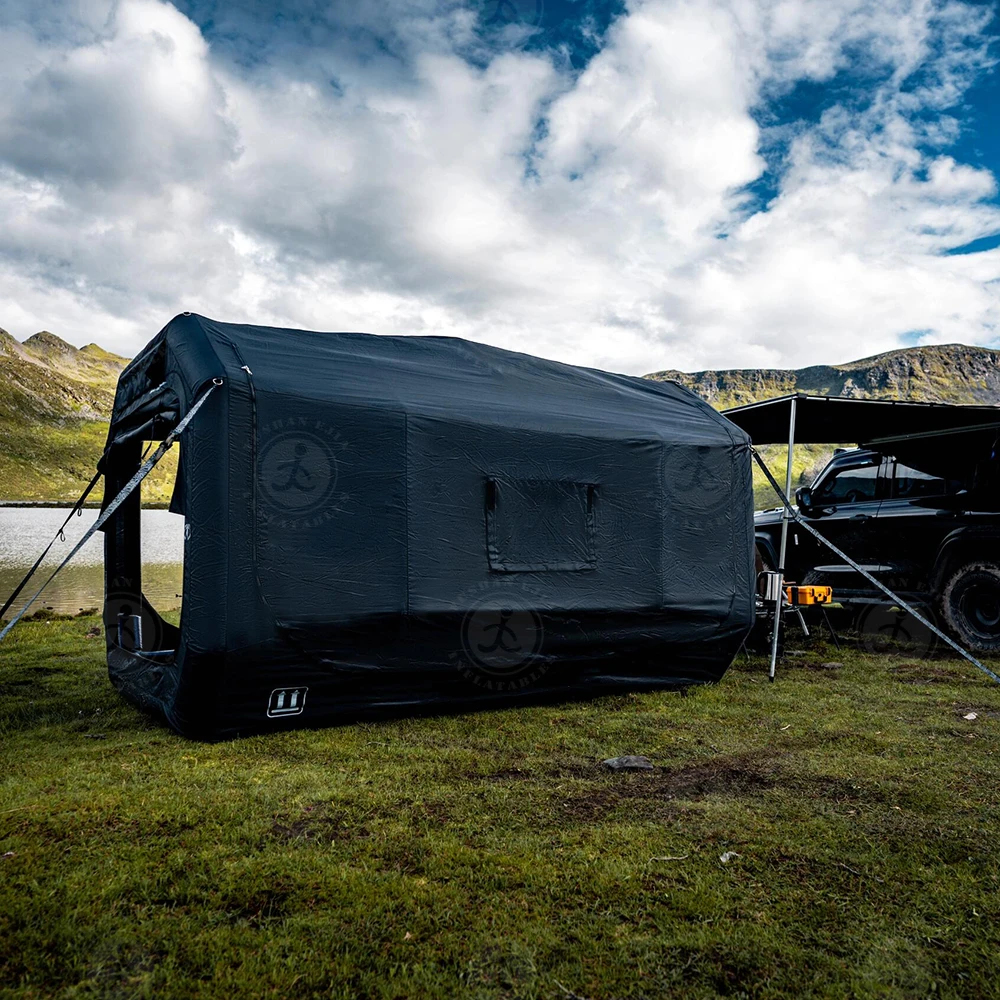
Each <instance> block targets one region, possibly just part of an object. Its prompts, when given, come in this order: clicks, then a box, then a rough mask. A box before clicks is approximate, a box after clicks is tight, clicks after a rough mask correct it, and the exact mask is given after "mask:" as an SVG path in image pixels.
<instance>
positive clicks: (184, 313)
mask: <svg viewBox="0 0 1000 1000" xmlns="http://www.w3.org/2000/svg"><path fill="white" fill-rule="evenodd" d="M181 315H182V316H190V315H191V313H190V312H189V311H188V310H187V309H185V310H184V312H182V313H181Z"/></svg>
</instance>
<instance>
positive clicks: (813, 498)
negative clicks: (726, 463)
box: [754, 449, 1000, 652]
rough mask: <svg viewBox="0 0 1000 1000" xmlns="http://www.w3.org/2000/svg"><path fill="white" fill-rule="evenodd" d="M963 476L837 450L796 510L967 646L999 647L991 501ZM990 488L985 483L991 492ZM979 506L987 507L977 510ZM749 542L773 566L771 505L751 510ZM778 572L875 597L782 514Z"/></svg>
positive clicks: (848, 600) (856, 596)
mask: <svg viewBox="0 0 1000 1000" xmlns="http://www.w3.org/2000/svg"><path fill="white" fill-rule="evenodd" d="M973 479H974V475H973V474H972V473H970V476H969V478H968V480H963V479H946V478H942V477H940V476H937V475H934V474H931V473H926V472H921V471H919V470H918V469H914V468H911V467H909V466H907V465H905V464H903V463H902V462H900V461H897V460H896V459H895V458H894V457H893V456H891V455H883V454H881V453H879V452H876V451H868V450H859V449H854V450H850V451H838V452H837V453H836V454H835V455H834V458H833V460H832V461H831V462H830V464H829V465H827V467H826V468H825V469H824V470H823V472H822V473H821V474H820V476H819V477H818V478H817V480H816V482H815V483H814V484H813V485H812V486H811V487H801V488H800V489H799V490H797V491H796V494H795V500H796V503H797V505H798V508H799V511H800V513H801V514H802V515H803V517H804V518H806V519H807V520H808V521H809V523H810V524H812V525H813V526H814V527H815V528H816V530H817V531H819V532H820V533H821V534H822V535H824V536H825V537H826V538H829V539H830V541H831V542H833V543H834V545H836V546H837V547H838V548H840V549H842V550H843V551H844V552H845V553H847V555H849V556H850V557H851V558H852V559H853V560H854V561H855V562H857V563H858V564H859V565H861V566H863V567H864V568H865V569H866V570H868V572H869V573H871V574H872V575H873V576H875V577H876V578H878V579H879V580H881V581H882V582H884V583H885V584H886V586H888V587H890V588H891V589H892V590H894V591H895V592H896V593H898V594H899V595H900V596H902V597H903V598H904V599H907V600H910V601H913V602H916V603H917V604H920V605H923V606H924V607H925V608H928V607H929V608H930V610H931V611H932V614H933V615H934V616H935V617H936V618H937V619H938V622H939V624H943V625H944V626H945V627H946V628H947V629H948V630H949V631H951V632H952V633H953V634H954V635H955V637H956V638H957V639H958V640H959V641H960V642H962V643H964V644H965V645H966V646H967V647H968V648H971V649H975V650H978V651H980V652H994V651H998V650H1000V508H998V505H997V504H996V503H995V502H989V503H986V502H984V501H983V494H982V492H981V490H980V489H978V488H974V483H973V481H972V480H973ZM991 493H992V491H991ZM984 508H987V509H984ZM754 528H755V534H756V540H757V550H758V553H759V554H760V557H761V559H762V561H763V563H764V564H765V565H766V566H769V567H774V566H776V565H777V552H778V551H779V544H780V538H781V509H780V508H778V509H774V510H764V511H759V512H758V513H757V514H755V515H754ZM785 563H786V565H785V577H786V579H788V580H790V581H794V582H795V583H800V584H808V583H817V584H819V583H821V584H828V585H830V586H832V587H833V598H834V600H835V601H839V602H841V603H843V604H848V605H868V604H872V603H877V602H884V601H885V597H884V595H882V594H881V593H880V592H878V591H877V590H876V589H875V588H874V587H872V585H871V584H870V583H868V581H867V580H865V579H864V577H862V576H861V575H860V574H859V573H857V572H856V571H855V570H853V569H852V568H851V567H850V566H848V565H847V564H846V563H844V562H843V561H842V560H841V559H839V558H838V557H837V556H835V555H834V554H833V552H831V551H830V549H828V548H826V547H825V546H823V545H821V544H820V542H819V541H818V540H817V539H816V538H814V537H813V536H812V535H811V534H809V532H807V531H803V530H802V529H801V528H800V527H799V526H798V525H796V524H795V522H794V521H791V520H790V521H789V526H788V550H787V554H786V559H785Z"/></svg>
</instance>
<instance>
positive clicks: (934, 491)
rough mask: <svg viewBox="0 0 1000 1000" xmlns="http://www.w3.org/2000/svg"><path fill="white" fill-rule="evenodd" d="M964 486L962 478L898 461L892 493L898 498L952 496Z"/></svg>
mask: <svg viewBox="0 0 1000 1000" xmlns="http://www.w3.org/2000/svg"><path fill="white" fill-rule="evenodd" d="M963 486H964V483H963V482H962V481H961V480H960V479H945V478H944V477H942V476H935V475H932V474H931V473H929V472H921V471H920V470H919V469H911V468H910V467H909V466H908V465H903V464H902V463H901V462H897V463H896V474H895V475H894V476H893V481H892V495H893V496H894V497H896V498H898V499H912V498H914V497H941V496H950V495H951V494H953V493H958V492H959V491H960V490H961V489H962V488H963Z"/></svg>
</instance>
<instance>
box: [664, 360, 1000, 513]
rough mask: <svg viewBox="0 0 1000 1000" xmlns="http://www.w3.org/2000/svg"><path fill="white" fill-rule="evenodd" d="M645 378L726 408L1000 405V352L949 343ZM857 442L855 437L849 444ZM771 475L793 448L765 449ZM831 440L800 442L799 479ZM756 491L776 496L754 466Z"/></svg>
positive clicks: (809, 475)
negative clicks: (896, 402) (800, 397)
mask: <svg viewBox="0 0 1000 1000" xmlns="http://www.w3.org/2000/svg"><path fill="white" fill-rule="evenodd" d="M646 378H649V379H654V380H671V381H675V382H679V383H680V384H681V385H683V386H686V387H687V388H688V389H691V390H692V391H693V392H696V393H697V394H698V395H699V396H701V397H702V398H703V399H705V400H707V401H708V402H709V403H711V404H712V405H713V406H714V407H716V408H717V409H720V410H724V409H727V408H728V407H730V406H740V405H741V404H743V403H753V402H757V401H759V400H763V399H772V398H774V397H775V396H786V395H788V394H789V393H792V392H808V393H815V394H818V395H824V396H849V397H851V398H854V399H914V400H920V401H924V402H940V403H1000V351H991V350H989V349H987V348H985V347H966V346H965V345H963V344H945V345H942V346H935V347H909V348H904V349H902V350H898V351H888V352H887V353H885V354H876V355H875V356H874V357H870V358H863V359H861V360H860V361H850V362H848V363H847V364H844V365H812V366H811V367H809V368H790V369H786V368H748V369H727V370H721V371H703V372H691V373H689V372H676V371H661V372H653V373H652V374H650V375H647V376H646ZM844 443H845V444H847V445H853V444H854V443H855V442H853V441H847V442H844ZM760 452H761V455H762V457H763V458H764V460H765V461H766V462H767V464H768V465H769V466H770V468H771V470H772V471H773V472H776V473H779V475H778V479H779V481H783V480H784V476H783V475H782V474H781V473H783V472H784V468H785V454H786V452H787V448H786V447H783V446H781V445H765V446H763V447H761V448H760ZM832 454H833V448H832V447H831V446H827V445H797V446H796V448H795V461H794V463H793V483H794V485H795V486H803V485H807V484H810V483H812V482H813V480H814V479H815V478H816V476H818V475H819V473H820V472H822V471H823V468H824V466H825V465H826V463H827V462H828V461H829V460H830V457H831V455H832ZM754 494H755V499H756V504H757V506H758V507H764V506H774V505H775V504H776V503H777V500H776V498H775V496H774V493H773V492H772V490H771V488H770V487H769V486H768V485H767V483H766V481H765V480H764V478H763V476H762V475H761V474H760V472H759V471H758V470H757V469H756V468H755V469H754Z"/></svg>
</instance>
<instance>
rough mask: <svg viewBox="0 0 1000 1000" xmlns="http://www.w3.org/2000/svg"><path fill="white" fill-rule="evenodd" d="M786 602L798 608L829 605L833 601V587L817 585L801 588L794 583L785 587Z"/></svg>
mask: <svg viewBox="0 0 1000 1000" xmlns="http://www.w3.org/2000/svg"><path fill="white" fill-rule="evenodd" d="M785 600H786V601H788V603H789V604H794V605H796V606H798V605H801V604H829V603H830V602H831V601H832V600H833V587H818V586H815V585H811V586H806V587H799V586H796V585H795V584H794V583H793V584H790V585H788V586H786V587H785Z"/></svg>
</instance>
